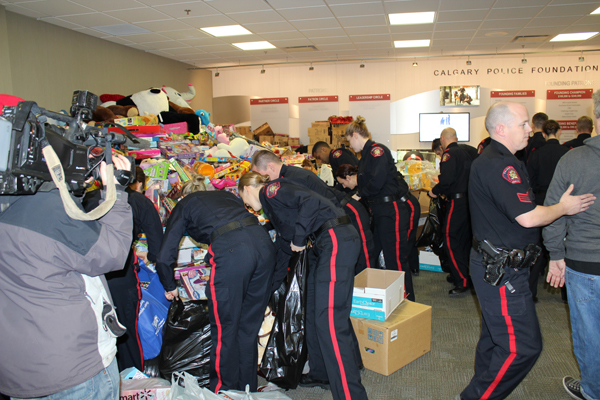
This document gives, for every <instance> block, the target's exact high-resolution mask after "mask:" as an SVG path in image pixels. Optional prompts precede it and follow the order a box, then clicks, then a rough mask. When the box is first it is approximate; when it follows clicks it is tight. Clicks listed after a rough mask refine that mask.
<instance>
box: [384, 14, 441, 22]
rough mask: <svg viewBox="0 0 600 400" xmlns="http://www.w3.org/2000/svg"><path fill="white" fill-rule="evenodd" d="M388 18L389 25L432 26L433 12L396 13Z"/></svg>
mask: <svg viewBox="0 0 600 400" xmlns="http://www.w3.org/2000/svg"><path fill="white" fill-rule="evenodd" d="M389 17H390V25H416V24H432V23H433V20H434V19H435V12H433V11H430V12H415V13H397V14H389Z"/></svg>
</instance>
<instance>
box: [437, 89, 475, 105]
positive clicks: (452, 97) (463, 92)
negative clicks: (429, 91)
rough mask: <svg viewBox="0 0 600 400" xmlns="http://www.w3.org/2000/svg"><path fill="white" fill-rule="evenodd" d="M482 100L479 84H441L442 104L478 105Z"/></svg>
mask: <svg viewBox="0 0 600 400" xmlns="http://www.w3.org/2000/svg"><path fill="white" fill-rule="evenodd" d="M479 101H480V91H479V85H476V86H440V105H441V106H449V107H457V106H467V107H469V106H478V105H479Z"/></svg>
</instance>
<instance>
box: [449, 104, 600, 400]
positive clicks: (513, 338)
mask: <svg viewBox="0 0 600 400" xmlns="http://www.w3.org/2000/svg"><path fill="white" fill-rule="evenodd" d="M485 126H486V129H487V131H488V132H489V134H490V136H491V138H492V141H491V143H490V144H489V145H488V146H487V147H486V148H485V150H484V151H483V152H482V153H481V154H480V155H479V157H478V158H477V160H475V161H474V162H473V164H472V166H471V174H470V179H469V205H470V211H471V221H472V227H473V235H474V248H473V250H472V251H471V278H472V280H473V285H474V286H475V290H476V291H477V297H478V299H479V304H480V308H481V325H482V326H481V337H480V339H479V343H478V344H477V353H476V356H475V375H474V377H473V379H472V380H471V382H470V383H469V385H468V386H467V387H466V388H465V389H464V390H463V392H462V393H461V394H460V396H459V397H460V398H461V399H464V400H474V399H482V398H485V399H489V400H495V399H504V398H506V396H508V395H509V394H510V393H511V392H512V391H513V390H514V389H515V388H516V387H517V386H518V385H519V383H520V382H521V381H522V380H523V378H525V376H526V375H527V373H528V372H529V371H530V370H531V368H532V367H533V365H534V364H535V362H536V360H537V358H538V357H539V355H540V353H541V351H542V337H541V332H540V327H539V323H538V319H537V315H536V312H535V306H534V303H533V299H532V295H531V291H530V290H529V284H528V277H529V270H528V268H526V265H520V266H519V267H521V268H519V269H515V268H512V267H511V266H512V265H514V264H512V263H511V262H509V263H508V264H506V265H505V268H504V269H505V273H504V275H503V276H502V278H501V279H500V280H499V281H498V282H497V283H496V285H492V284H490V283H488V282H486V281H485V280H484V275H485V273H486V267H485V266H484V262H483V256H482V254H481V253H480V252H482V251H483V250H482V249H484V248H485V246H482V245H483V244H484V242H483V241H484V240H487V241H488V242H489V243H491V245H493V247H494V248H500V249H504V250H506V251H509V250H514V249H521V250H522V249H524V248H525V247H526V246H528V245H529V244H536V243H538V240H539V233H538V230H537V228H536V227H539V226H543V225H547V224H548V223H550V222H552V221H554V220H555V219H557V218H559V217H561V216H562V215H565V214H575V213H577V212H581V211H584V210H586V209H587V208H588V207H589V205H590V202H593V199H594V197H593V196H591V195H582V196H571V195H570V193H571V191H572V190H573V186H572V185H571V187H570V188H569V190H567V191H566V192H565V194H564V195H563V196H562V198H561V201H560V203H558V204H556V205H554V206H550V207H543V206H536V205H535V203H534V202H533V196H532V194H531V190H530V187H529V183H528V181H527V171H526V169H525V166H524V165H523V163H522V162H520V161H519V160H517V158H516V157H515V156H514V153H515V152H516V151H518V150H520V149H523V148H524V147H525V146H526V145H527V139H528V137H529V132H531V128H530V127H529V116H528V114H527V110H526V109H525V107H524V106H523V105H521V104H518V103H505V102H499V103H495V104H494V105H492V106H491V107H490V109H489V110H488V112H487V115H486V120H485ZM502 254H503V253H502ZM508 261H510V260H508ZM486 264H488V263H487V262H486ZM488 280H489V279H488ZM457 398H458V396H457Z"/></svg>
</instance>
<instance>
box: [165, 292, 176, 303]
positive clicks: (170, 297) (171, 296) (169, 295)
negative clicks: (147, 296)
mask: <svg viewBox="0 0 600 400" xmlns="http://www.w3.org/2000/svg"><path fill="white" fill-rule="evenodd" d="M165 297H166V298H167V300H169V301H171V300H173V299H178V298H179V291H178V290H177V289H175V290H171V291H170V292H165Z"/></svg>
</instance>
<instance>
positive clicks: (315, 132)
mask: <svg viewBox="0 0 600 400" xmlns="http://www.w3.org/2000/svg"><path fill="white" fill-rule="evenodd" d="M323 135H329V129H328V128H321V127H319V128H308V136H310V137H312V136H323Z"/></svg>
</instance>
